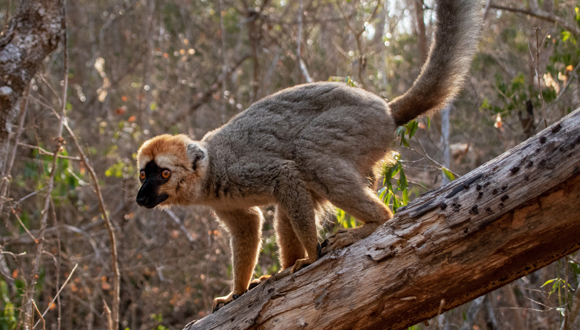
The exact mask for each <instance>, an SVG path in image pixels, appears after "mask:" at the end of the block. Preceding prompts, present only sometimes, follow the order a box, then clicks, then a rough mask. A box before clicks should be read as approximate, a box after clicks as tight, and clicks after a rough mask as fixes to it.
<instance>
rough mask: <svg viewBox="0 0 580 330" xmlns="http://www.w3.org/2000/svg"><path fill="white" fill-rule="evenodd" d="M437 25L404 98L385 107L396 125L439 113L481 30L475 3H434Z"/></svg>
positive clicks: (465, 68)
mask: <svg viewBox="0 0 580 330" xmlns="http://www.w3.org/2000/svg"><path fill="white" fill-rule="evenodd" d="M435 4H436V14H437V25H436V30H435V38H434V40H433V43H432V46H431V49H430V50H429V57H428V58H427V61H426V62H425V64H424V65H423V68H422V69H421V74H420V75H419V77H418V78H417V80H415V82H414V83H413V86H412V87H411V89H409V90H408V91H407V92H406V93H405V94H403V95H401V96H399V97H397V98H395V99H394V100H392V101H391V102H390V103H389V106H390V108H391V114H392V116H393V118H394V119H395V123H396V124H397V125H403V124H405V123H407V122H408V121H410V120H413V119H415V118H417V117H418V116H420V115H422V114H424V113H426V112H429V111H433V110H439V109H442V108H443V107H445V106H446V105H447V103H448V102H450V101H451V100H452V99H453V97H454V96H455V95H456V94H457V93H458V92H459V90H460V89H461V86H462V84H463V81H464V78H465V75H466V74H467V73H468V71H469V67H470V63H471V58H472V57H473V54H474V53H475V51H476V48H477V41H478V36H479V31H480V28H481V17H482V14H481V9H482V6H481V2H480V1H479V0H436V2H435Z"/></svg>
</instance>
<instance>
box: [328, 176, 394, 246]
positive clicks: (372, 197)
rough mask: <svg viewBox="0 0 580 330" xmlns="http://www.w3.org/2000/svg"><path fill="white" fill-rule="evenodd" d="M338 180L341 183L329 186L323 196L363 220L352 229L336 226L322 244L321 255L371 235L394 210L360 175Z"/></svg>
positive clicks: (389, 217)
mask: <svg viewBox="0 0 580 330" xmlns="http://www.w3.org/2000/svg"><path fill="white" fill-rule="evenodd" d="M357 179H358V178H356V179H354V180H352V181H350V182H349V183H348V184H346V183H345V181H341V184H340V185H328V187H329V188H330V190H329V191H328V193H327V194H325V196H324V197H326V198H328V200H329V201H330V202H331V203H332V204H333V205H334V206H336V207H338V208H341V209H343V210H344V211H345V212H346V213H348V214H350V215H352V216H353V217H355V219H357V220H359V221H362V222H363V223H364V224H363V225H362V226H360V227H357V228H352V229H345V228H341V229H339V230H338V231H337V232H336V233H335V234H334V235H333V236H331V237H329V238H328V240H327V241H325V242H324V243H323V249H322V254H326V253H328V252H330V251H333V250H336V249H340V248H342V247H345V246H348V245H350V244H352V243H354V242H356V241H358V240H360V239H363V238H366V237H367V236H369V235H370V234H372V233H373V232H374V231H375V230H376V229H377V227H379V226H380V225H382V224H383V223H385V222H386V221H387V220H389V219H391V218H392V217H393V213H392V212H391V210H389V208H388V207H387V206H386V205H385V204H384V203H383V202H382V201H381V200H380V199H379V198H378V196H377V195H376V193H375V192H374V191H373V190H372V189H370V188H369V187H368V181H367V182H365V180H364V179H363V178H360V180H357Z"/></svg>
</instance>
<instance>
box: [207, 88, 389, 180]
mask: <svg viewBox="0 0 580 330" xmlns="http://www.w3.org/2000/svg"><path fill="white" fill-rule="evenodd" d="M394 130H395V125H394V122H393V120H392V117H391V115H390V114H389V110H388V105H387V103H386V102H385V101H384V100H383V99H381V98H380V97H378V96H376V95H374V94H372V93H369V92H366V91H364V90H361V89H358V88H353V87H347V86H346V85H344V84H341V83H328V82H323V83H313V84H305V85H299V86H295V87H292V88H288V89H284V90H282V91H280V92H278V93H276V94H273V95H271V96H268V97H266V98H264V99H262V100H260V101H258V102H256V103H254V104H253V105H252V106H251V107H250V108H248V109H247V110H246V111H244V112H242V113H240V114H239V115H237V116H236V117H234V118H233V119H232V120H231V121H230V122H229V123H227V124H226V125H224V126H222V127H221V128H219V129H218V130H216V131H214V132H212V133H210V134H209V135H208V137H207V138H204V140H206V141H207V142H208V148H209V149H211V148H212V145H219V146H220V149H223V148H224V147H226V148H228V149H229V153H228V154H229V155H231V156H232V157H231V158H230V157H228V158H230V160H229V161H235V159H240V158H241V159H244V161H246V160H248V159H250V161H251V158H252V157H258V158H261V157H263V156H266V157H273V158H281V159H285V160H291V161H294V162H296V163H297V164H298V165H300V167H303V166H307V168H306V169H304V170H305V171H304V172H309V170H310V169H309V168H310V167H319V166H331V165H332V164H331V163H329V162H331V161H335V160H338V159H340V160H341V161H348V162H351V163H353V164H357V167H358V168H360V169H361V170H362V171H368V170H369V169H370V167H372V164H374V163H375V162H376V161H377V160H379V159H381V158H382V157H383V156H384V154H385V153H386V151H387V149H388V148H389V142H390V141H392V140H393V137H394V133H393V132H394ZM226 157H227V155H226ZM312 170H314V168H312ZM305 174H306V175H307V174H308V173H305Z"/></svg>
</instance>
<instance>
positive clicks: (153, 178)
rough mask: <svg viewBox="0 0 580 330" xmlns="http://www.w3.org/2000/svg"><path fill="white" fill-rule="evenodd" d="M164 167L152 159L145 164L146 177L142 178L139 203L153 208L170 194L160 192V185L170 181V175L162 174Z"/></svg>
mask: <svg viewBox="0 0 580 330" xmlns="http://www.w3.org/2000/svg"><path fill="white" fill-rule="evenodd" d="M163 171H164V169H162V168H160V167H159V166H157V164H156V163H155V161H153V160H152V161H150V162H149V163H147V165H145V168H144V169H143V170H142V172H145V179H141V178H140V180H141V184H142V185H141V188H140V189H139V193H138V194H137V204H139V205H140V206H144V207H146V208H149V209H152V208H154V207H155V206H157V205H159V204H160V203H162V202H164V201H165V200H166V199H167V198H169V195H167V194H166V193H162V194H159V186H161V185H162V184H165V183H166V182H167V181H169V178H170V177H167V178H164V177H163V176H162V173H163Z"/></svg>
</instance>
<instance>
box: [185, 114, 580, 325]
mask: <svg viewBox="0 0 580 330" xmlns="http://www.w3.org/2000/svg"><path fill="white" fill-rule="evenodd" d="M578 249H580V109H579V110H576V111H575V112H573V113H572V114H570V115H569V116H567V117H566V118H565V119H563V120H562V121H560V122H559V123H556V124H554V125H552V126H551V127H548V128H547V129H545V130H543V131H542V132H540V133H539V134H538V135H536V136H535V137H532V138H531V139H529V140H527V141H526V142H524V143H522V144H521V145H519V146H517V147H515V148H513V149H512V150H510V151H508V152H506V153H504V154H502V155H501V156H499V157H497V158H496V159H494V160H492V161H490V162H488V163H487V164H485V165H483V166H481V167H479V168H478V169H476V170H474V171H472V172H470V173H468V174H466V175H465V176H463V177H461V178H460V179H457V180H455V181H453V182H451V183H450V184H448V185H446V186H443V187H441V188H439V189H436V190H434V191H431V192H428V193H426V194H424V195H423V196H421V197H419V198H418V199H417V200H415V201H414V202H413V203H412V204H410V205H409V206H408V207H406V208H405V209H403V210H400V211H399V213H397V215H396V216H395V217H394V218H393V219H392V220H390V221H388V222H387V223H386V224H385V225H383V226H381V227H380V228H379V229H378V230H377V231H376V232H375V233H373V234H372V235H371V236H369V237H368V238H366V239H364V240H362V241H360V242H357V243H355V244H353V245H351V246H349V247H347V248H345V249H342V250H339V251H335V252H333V253H331V254H329V255H327V256H325V257H323V258H321V259H320V260H319V261H317V262H316V263H314V264H312V265H311V266H309V267H307V268H305V269H303V270H300V271H299V272H297V273H295V274H294V275H292V276H284V275H285V274H287V271H285V272H283V273H281V274H277V275H276V276H274V278H271V279H270V280H268V281H267V282H266V283H264V284H262V285H260V286H258V287H257V288H255V289H253V290H251V291H249V292H248V293H246V294H245V295H243V296H242V297H240V298H239V299H237V300H236V301H234V302H232V303H231V304H229V305H227V306H225V307H224V308H222V309H220V310H219V311H217V312H216V313H214V314H212V315H210V316H208V317H206V318H204V319H201V320H199V321H197V322H196V323H194V324H190V325H188V326H187V327H186V329H189V330H193V329H206V330H207V329H239V330H242V329H277V330H280V329H405V328H406V327H408V326H411V325H413V324H416V323H418V322H421V321H423V320H427V319H429V318H431V317H433V316H435V315H436V314H437V312H438V311H439V309H440V303H441V301H442V300H443V299H444V301H445V304H444V306H443V308H442V311H447V310H450V309H452V308H454V307H456V306H459V305H461V304H463V303H465V302H468V301H470V300H473V299H475V298H477V297H479V296H481V295H483V294H485V293H487V292H490V291H492V290H495V289H497V288H499V287H502V286H504V285H506V284H508V283H510V282H511V281H513V280H515V279H517V278H519V277H521V276H524V275H526V274H528V273H531V272H533V271H535V270H537V269H539V268H541V267H543V266H545V265H548V264H550V263H552V262H553V261H555V260H558V259H559V258H561V257H563V256H565V255H567V254H569V253H572V252H574V251H576V250H578Z"/></svg>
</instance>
